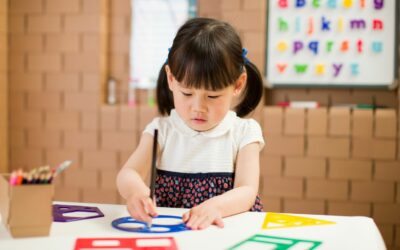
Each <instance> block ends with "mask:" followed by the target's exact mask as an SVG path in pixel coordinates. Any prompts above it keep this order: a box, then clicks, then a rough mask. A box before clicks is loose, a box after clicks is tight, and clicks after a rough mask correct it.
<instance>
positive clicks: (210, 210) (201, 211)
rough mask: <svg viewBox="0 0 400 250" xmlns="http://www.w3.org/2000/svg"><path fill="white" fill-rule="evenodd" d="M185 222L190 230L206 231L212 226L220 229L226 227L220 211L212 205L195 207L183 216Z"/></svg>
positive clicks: (203, 204)
mask: <svg viewBox="0 0 400 250" xmlns="http://www.w3.org/2000/svg"><path fill="white" fill-rule="evenodd" d="M182 219H183V222H185V223H186V226H187V227H188V228H190V229H193V230H197V229H200V230H201V229H205V228H207V227H208V226H210V225H211V224H213V225H216V226H217V227H219V228H223V227H224V222H223V221H222V216H221V213H220V211H219V210H218V209H217V208H216V207H215V206H213V205H212V204H207V203H202V204H200V205H198V206H196V207H193V208H192V209H191V210H190V211H189V212H186V213H184V214H183V216H182Z"/></svg>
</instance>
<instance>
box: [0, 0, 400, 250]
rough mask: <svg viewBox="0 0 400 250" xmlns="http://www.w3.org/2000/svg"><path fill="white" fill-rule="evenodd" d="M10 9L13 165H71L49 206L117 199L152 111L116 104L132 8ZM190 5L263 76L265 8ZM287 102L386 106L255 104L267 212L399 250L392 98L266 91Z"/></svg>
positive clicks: (84, 2)
mask: <svg viewBox="0 0 400 250" xmlns="http://www.w3.org/2000/svg"><path fill="white" fill-rule="evenodd" d="M1 2H6V1H1ZM8 2H9V3H10V4H9V8H8V10H9V18H8V24H9V25H8V29H9V31H8V39H9V41H10V47H9V63H8V68H9V75H8V77H9V80H10V84H9V89H10V92H9V93H10V95H9V97H10V98H9V109H8V110H9V112H10V118H11V119H10V120H9V135H10V143H9V145H10V151H11V152H10V166H11V167H12V168H18V167H24V168H27V169H28V168H32V167H36V166H38V165H41V164H48V163H49V164H52V165H54V164H57V163H59V162H61V161H63V160H65V159H72V160H74V165H73V166H72V167H71V168H70V169H68V170H67V171H66V172H65V173H64V174H63V175H61V176H60V178H59V179H58V180H57V186H56V199H57V200H71V201H87V202H92V201H93V202H104V203H120V202H122V200H121V198H120V197H119V196H118V194H117V192H116V187H115V176H116V173H117V171H118V169H119V168H120V167H121V166H122V165H123V163H124V162H125V161H126V159H127V157H128V156H129V154H130V153H131V152H132V150H133V149H134V147H135V146H136V143H137V138H138V135H139V134H140V131H141V130H142V128H143V127H144V125H145V124H146V123H147V122H148V121H149V120H150V119H152V117H154V116H155V115H156V110H155V108H153V107H148V106H145V105H139V106H137V107H135V108H130V107H127V106H126V105H124V103H126V99H127V98H126V97H127V86H128V79H129V35H130V14H131V6H130V0H111V1H107V0H68V1H65V0H11V1H8ZM107 4H108V8H107V9H104V7H106V6H107ZM198 4H199V6H198V10H199V15H200V16H207V17H216V18H220V19H223V20H226V21H229V22H230V23H232V24H233V25H234V26H235V27H236V28H237V30H238V32H239V34H240V36H241V37H242V39H243V42H244V45H245V46H246V47H247V48H248V49H249V54H248V56H249V58H250V60H252V61H253V62H255V63H256V64H257V65H258V66H259V68H260V70H261V71H264V67H263V65H264V62H265V25H266V17H265V14H266V2H265V1H264V0H198ZM106 10H109V11H108V12H107V11H106ZM0 36H1V31H0ZM0 51H1V49H0ZM0 55H1V54H0ZM0 57H1V56H0ZM107 76H112V77H115V78H116V79H117V81H118V93H119V95H118V99H119V101H120V104H119V105H116V106H107V105H104V104H103V100H104V80H105V78H106V77H107ZM0 83H1V81H0ZM0 86H3V85H0ZM1 93H2V92H1V91H0V94H1ZM145 98H146V93H145V92H141V93H139V100H140V102H142V103H143V102H144V101H143V100H144V99H145ZM294 99H296V100H307V99H313V100H318V101H320V102H321V103H322V104H327V105H328V104H334V103H341V102H363V103H375V104H380V105H388V106H390V107H392V109H389V110H387V111H378V112H372V111H370V112H368V111H367V112H359V111H352V110H343V109H342V110H337V109H325V108H323V109H318V110H291V109H285V110H284V109H280V108H273V107H270V106H268V107H264V106H263V105H261V106H260V108H259V109H258V112H257V113H256V116H255V118H256V119H257V120H259V122H260V123H261V124H262V125H263V128H264V134H265V138H266V141H267V145H266V148H265V150H263V152H262V165H261V172H262V176H261V189H260V192H261V194H262V197H263V200H264V203H265V205H266V210H267V211H277V212H299V213H321V214H325V213H329V214H343V215H366V216H371V217H373V218H374V219H375V220H376V222H377V223H378V225H379V228H380V229H381V232H382V234H383V236H384V238H385V241H386V243H387V245H388V246H389V247H390V248H393V249H396V248H395V246H396V247H397V249H398V248H400V218H399V214H400V213H399V211H400V139H399V125H398V124H399V115H398V109H399V99H400V98H399V92H398V91H388V90H379V91H377V90H358V89H341V90H333V89H285V90H266V95H265V103H266V104H273V103H275V102H276V101H280V100H294ZM0 100H3V99H0ZM1 107H2V106H1V104H0V108H1ZM3 107H4V105H3ZM3 114H4V113H3V112H0V115H3ZM1 121H2V120H0V125H1ZM293 125H296V126H293ZM0 128H1V127H0ZM0 135H1V134H0ZM0 138H1V137H0ZM0 159H1V158H0Z"/></svg>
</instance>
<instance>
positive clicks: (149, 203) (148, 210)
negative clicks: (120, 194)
mask: <svg viewBox="0 0 400 250" xmlns="http://www.w3.org/2000/svg"><path fill="white" fill-rule="evenodd" d="M126 204H127V207H128V212H129V214H130V215H131V217H132V218H134V219H135V220H138V221H142V222H146V223H151V221H152V219H153V217H156V216H157V215H158V214H157V210H156V204H155V202H153V200H152V199H150V197H149V196H147V195H131V196H130V197H129V198H128V199H126Z"/></svg>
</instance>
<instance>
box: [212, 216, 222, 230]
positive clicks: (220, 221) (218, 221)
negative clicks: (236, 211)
mask: <svg viewBox="0 0 400 250" xmlns="http://www.w3.org/2000/svg"><path fill="white" fill-rule="evenodd" d="M213 224H214V225H216V226H217V227H219V228H224V221H223V220H222V219H221V218H216V219H215V220H214V221H213Z"/></svg>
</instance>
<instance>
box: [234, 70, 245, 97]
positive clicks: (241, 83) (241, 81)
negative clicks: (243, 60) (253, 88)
mask: <svg viewBox="0 0 400 250" xmlns="http://www.w3.org/2000/svg"><path fill="white" fill-rule="evenodd" d="M246 83H247V73H246V72H243V73H242V74H241V75H240V76H239V78H238V79H237V80H236V83H235V88H234V90H233V96H238V95H240V93H242V91H243V89H244V88H245V87H246Z"/></svg>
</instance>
